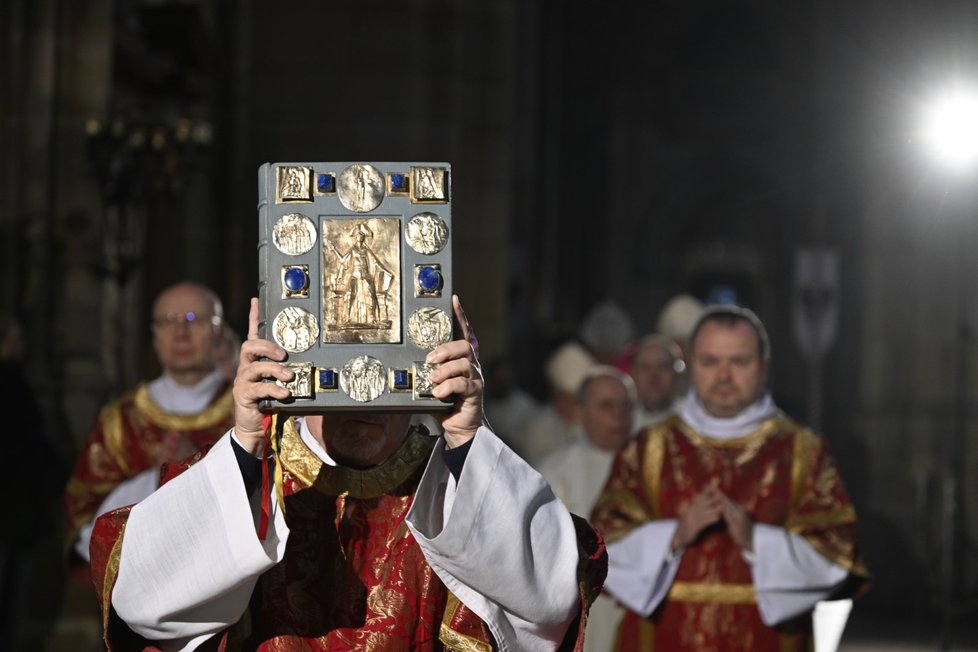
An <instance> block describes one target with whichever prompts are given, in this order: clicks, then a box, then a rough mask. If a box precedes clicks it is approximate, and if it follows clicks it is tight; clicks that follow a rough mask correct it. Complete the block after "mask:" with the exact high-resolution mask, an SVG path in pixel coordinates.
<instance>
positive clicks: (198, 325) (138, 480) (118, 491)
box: [64, 281, 236, 583]
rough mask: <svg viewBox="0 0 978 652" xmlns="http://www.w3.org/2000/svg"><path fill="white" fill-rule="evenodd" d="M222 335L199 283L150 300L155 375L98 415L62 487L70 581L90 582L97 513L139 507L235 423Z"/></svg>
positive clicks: (218, 315)
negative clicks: (164, 473) (163, 475)
mask: <svg viewBox="0 0 978 652" xmlns="http://www.w3.org/2000/svg"><path fill="white" fill-rule="evenodd" d="M227 330H228V327H227V325H226V324H225V323H224V311H223V307H222V305H221V300H220V299H219V298H218V296H217V295H216V294H215V293H214V292H213V291H212V290H210V289H209V288H207V287H204V286H203V285H200V284H198V283H193V282H188V281H184V282H180V283H177V284H175V285H172V286H170V287H168V288H166V289H165V290H163V291H162V292H161V293H160V294H159V296H158V297H157V298H156V301H155V302H154V304H153V313H152V332H153V349H154V351H155V353H156V357H157V360H158V361H159V364H160V369H161V373H160V376H159V377H158V378H156V379H155V380H151V381H148V382H142V383H140V384H139V385H137V386H136V387H135V388H133V389H131V390H129V391H128V392H126V393H125V394H123V395H122V396H120V397H118V398H116V399H115V400H113V401H112V402H110V403H109V404H108V405H106V406H104V407H103V408H102V409H101V410H100V411H99V413H98V416H97V417H96V418H95V421H94V423H93V424H92V426H91V428H90V429H89V431H88V433H87V435H86V437H85V440H84V442H83V443H82V445H81V449H80V452H79V455H78V458H77V460H76V463H75V467H74V470H73V472H72V474H71V477H70V478H69V480H68V484H67V487H66V489H65V504H64V506H65V517H66V519H67V523H66V525H65V552H66V554H67V559H68V565H69V570H70V572H71V574H72V575H73V576H74V577H76V578H77V579H79V580H83V581H84V582H86V583H88V582H89V581H90V580H89V577H88V576H89V573H88V561H89V552H88V547H89V540H90V537H91V531H92V525H93V524H94V522H95V518H96V517H97V516H98V515H99V514H102V513H104V512H106V511H109V510H111V509H114V508H116V507H120V506H122V505H129V504H132V503H135V502H139V501H140V500H141V499H143V498H145V497H146V496H148V495H149V494H151V493H152V492H153V491H155V490H156V488H157V486H158V485H159V479H160V467H161V465H162V464H164V463H165V462H172V461H177V460H182V459H185V458H188V457H191V456H192V455H194V454H195V453H196V452H197V451H199V450H201V449H203V448H205V447H207V446H209V445H211V444H213V443H214V442H216V441H217V440H218V439H220V438H221V436H222V435H223V434H224V433H225V432H227V431H228V429H229V428H230V427H231V426H232V425H234V401H233V400H232V398H231V387H230V383H229V380H228V377H227V375H226V374H225V373H222V371H221V369H220V365H219V362H220V358H221V356H220V351H221V347H222V345H223V343H224V341H225V340H226V339H227ZM235 355H236V352H235Z"/></svg>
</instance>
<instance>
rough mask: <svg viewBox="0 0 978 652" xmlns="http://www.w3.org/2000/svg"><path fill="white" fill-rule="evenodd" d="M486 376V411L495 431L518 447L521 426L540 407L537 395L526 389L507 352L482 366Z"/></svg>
mask: <svg viewBox="0 0 978 652" xmlns="http://www.w3.org/2000/svg"><path fill="white" fill-rule="evenodd" d="M483 372H484V373H485V377H486V389H485V399H484V400H485V411H486V418H487V419H488V420H489V423H490V424H491V425H492V429H493V432H495V433H496V435H497V436H498V437H499V438H500V439H502V440H503V441H504V442H506V444H507V445H508V446H509V447H510V448H512V449H514V450H516V448H518V447H519V443H518V442H516V437H517V434H518V433H519V431H520V428H522V427H523V425H524V424H525V423H526V422H527V421H529V419H530V417H531V416H533V414H535V413H536V411H537V409H538V408H539V407H540V406H539V403H538V402H537V400H536V398H534V396H533V395H532V394H530V393H529V392H528V391H526V390H525V389H523V387H522V386H521V385H520V383H519V382H518V381H517V379H516V376H515V373H516V371H515V369H514V367H513V364H512V362H511V361H510V359H509V358H508V357H506V356H496V357H494V358H492V359H491V360H489V361H487V362H486V364H485V366H484V367H483Z"/></svg>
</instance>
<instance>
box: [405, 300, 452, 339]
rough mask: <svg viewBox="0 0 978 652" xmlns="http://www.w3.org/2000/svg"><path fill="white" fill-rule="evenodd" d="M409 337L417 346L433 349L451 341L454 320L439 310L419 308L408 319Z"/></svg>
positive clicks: (430, 307)
mask: <svg viewBox="0 0 978 652" xmlns="http://www.w3.org/2000/svg"><path fill="white" fill-rule="evenodd" d="M408 335H409V336H410V337H411V341H412V342H414V344H415V346H418V347H421V348H422V349H433V348H435V347H436V346H438V345H439V344H444V343H445V342H447V341H448V340H450V339H451V337H452V320H451V319H449V317H448V315H447V314H445V311H444V310H441V309H439V308H434V307H432V306H426V307H424V308H419V309H418V310H415V311H414V313H413V314H412V315H411V316H410V317H409V318H408Z"/></svg>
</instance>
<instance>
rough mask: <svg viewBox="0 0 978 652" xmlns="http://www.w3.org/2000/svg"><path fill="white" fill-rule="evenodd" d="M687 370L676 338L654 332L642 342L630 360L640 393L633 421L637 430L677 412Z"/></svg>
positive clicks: (637, 345) (632, 373) (628, 368)
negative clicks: (684, 373)
mask: <svg viewBox="0 0 978 652" xmlns="http://www.w3.org/2000/svg"><path fill="white" fill-rule="evenodd" d="M685 369H686V366H685V363H684V362H683V354H682V351H681V350H680V349H679V345H678V344H676V342H675V341H673V340H672V339H670V338H668V337H666V336H665V335H662V334H661V333H651V334H649V335H646V336H645V337H643V338H642V339H641V340H639V341H638V343H637V344H636V345H635V348H634V351H633V353H632V355H631V356H630V357H629V358H628V359H627V370H628V373H629V374H630V375H631V377H632V380H634V381H635V390H636V393H637V394H638V400H637V401H636V404H635V417H634V422H633V428H634V429H635V430H636V431H637V430H641V429H642V428H645V427H646V426H651V425H655V424H657V423H660V422H661V421H663V420H665V419H666V418H667V417H668V416H669V415H671V414H673V412H674V411H675V403H676V402H677V401H678V400H679V399H680V397H681V395H680V389H681V387H682V375H683V372H684V371H685Z"/></svg>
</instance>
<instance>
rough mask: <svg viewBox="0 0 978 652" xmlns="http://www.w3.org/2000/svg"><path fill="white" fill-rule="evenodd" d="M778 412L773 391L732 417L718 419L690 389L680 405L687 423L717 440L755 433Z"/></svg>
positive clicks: (680, 410)
mask: <svg viewBox="0 0 978 652" xmlns="http://www.w3.org/2000/svg"><path fill="white" fill-rule="evenodd" d="M778 412H780V410H779V409H778V407H777V406H776V405H775V404H774V399H772V398H771V393H770V392H765V393H764V394H763V395H762V396H761V398H759V399H757V401H755V402H754V403H752V404H751V405H749V406H747V407H746V408H744V409H743V410H742V411H741V412H740V414H738V415H737V416H734V417H729V418H722V417H715V416H713V415H712V414H710V413H709V412H707V411H706V408H704V407H703V403H702V402H701V401H700V398H699V396H697V395H696V391H695V390H690V391H689V393H688V394H687V395H686V397H685V398H684V399H683V401H682V403H681V404H680V406H679V416H680V417H681V418H682V420H683V421H685V422H686V423H687V424H688V425H689V426H690V427H691V428H692V429H693V430H695V431H696V432H698V433H699V434H701V435H704V436H706V437H712V438H713V439H733V438H734V437H742V436H744V435H746V434H749V433H752V432H754V431H755V430H757V429H758V428H760V426H761V424H762V423H763V422H764V421H767V420H768V419H770V418H771V417H773V416H775V415H776V414H778Z"/></svg>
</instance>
